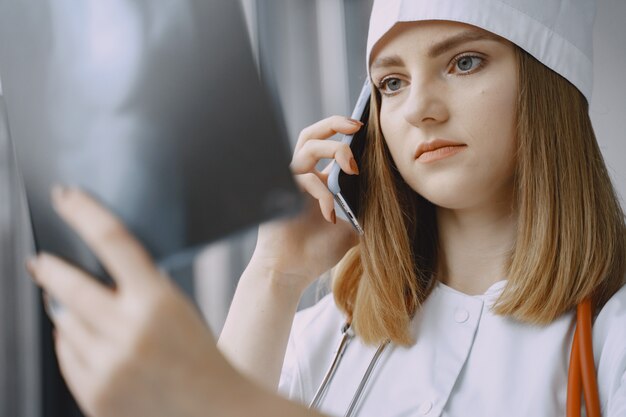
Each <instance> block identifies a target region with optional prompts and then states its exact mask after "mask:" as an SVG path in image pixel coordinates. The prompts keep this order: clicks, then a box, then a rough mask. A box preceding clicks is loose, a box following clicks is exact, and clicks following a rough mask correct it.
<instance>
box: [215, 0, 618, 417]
mask: <svg viewBox="0 0 626 417" xmlns="http://www.w3.org/2000/svg"><path fill="white" fill-rule="evenodd" d="M594 14H595V5H594V2H593V1H589V0H575V1H569V0H547V1H546V0H530V1H529V0H488V1H487V0H463V1H459V0H438V1H427V0H423V1H422V0H379V1H376V2H375V3H374V7H373V11H372V16H371V21H370V28H369V39H368V51H367V65H368V70H369V76H370V78H371V82H372V85H373V88H374V91H375V93H374V94H373V98H372V101H371V107H372V109H373V110H372V111H371V113H370V123H369V126H368V129H369V130H368V137H367V139H366V141H367V144H366V150H365V155H364V157H363V161H361V162H360V164H359V165H360V166H356V163H355V161H354V159H353V158H352V154H351V152H350V151H349V149H347V148H346V147H345V146H343V145H341V144H339V143H337V142H333V141H327V140H325V139H326V138H328V137H330V136H331V135H333V134H334V133H335V132H341V133H353V132H354V131H355V130H357V129H359V128H360V125H359V124H358V123H355V122H354V121H351V120H346V119H345V118H341V117H333V118H329V119H326V120H323V121H321V122H318V123H317V124H315V125H313V126H310V127H308V128H307V129H305V130H304V131H303V132H302V134H301V136H300V138H299V141H298V145H297V147H296V150H295V154H294V158H293V164H292V166H293V167H294V170H295V171H296V172H298V173H299V176H298V177H299V180H300V183H301V184H302V187H303V188H304V189H305V190H306V191H308V192H309V193H310V194H311V195H312V196H313V197H314V198H316V199H317V200H318V201H319V205H320V207H321V212H322V213H323V215H324V217H325V218H326V220H327V221H330V222H331V223H334V222H335V213H334V211H333V199H332V196H331V194H330V193H329V192H328V191H327V190H326V189H325V187H324V185H325V184H324V181H325V174H326V173H325V172H322V173H320V172H317V171H316V170H315V165H316V163H317V162H318V160H319V159H321V158H335V159H336V161H337V162H338V163H339V164H340V165H341V167H342V168H343V170H344V171H345V172H346V173H349V174H352V175H361V176H363V177H364V178H363V181H364V183H365V184H366V185H365V186H364V188H366V190H367V191H366V192H365V197H364V203H363V204H364V205H365V208H364V212H363V215H362V219H361V222H362V224H364V229H365V235H364V236H362V237H361V238H360V240H359V241H358V243H357V244H356V246H354V247H352V248H351V249H350V250H349V251H348V252H347V253H346V252H345V250H346V247H347V246H349V243H348V244H345V243H343V242H345V241H346V239H347V237H346V236H347V235H349V232H348V231H344V234H343V235H342V234H340V232H339V231H338V230H336V229H338V228H339V225H338V226H337V227H335V230H333V231H332V232H327V231H326V230H324V228H322V227H320V228H319V229H317V230H318V231H312V229H311V230H308V231H307V230H305V228H304V227H302V225H298V224H289V225H285V224H284V223H282V224H279V225H274V226H271V227H262V228H261V233H260V238H259V243H258V245H257V250H256V252H255V255H254V257H253V259H252V261H251V263H250V266H249V267H248V270H247V271H246V273H244V276H243V277H242V280H241V281H240V284H239V287H238V290H237V293H236V295H235V299H234V301H233V305H232V307H231V312H230V315H229V317H228V319H227V322H226V326H225V328H224V331H223V333H222V336H221V339H220V342H219V346H220V347H221V349H222V351H223V352H224V353H225V354H226V356H227V357H229V358H230V359H231V360H232V362H233V363H234V364H235V365H236V366H238V367H239V369H240V370H242V371H243V372H245V373H247V374H248V375H250V376H251V377H253V378H254V379H256V380H257V381H259V382H260V383H262V384H265V385H266V386H268V387H270V388H275V387H276V386H277V385H278V386H279V389H280V391H281V392H282V393H283V394H285V395H287V396H288V397H289V398H292V399H296V400H298V401H300V402H302V403H304V404H312V405H313V406H315V407H318V408H320V409H321V410H322V411H324V412H326V413H328V414H330V415H334V416H342V415H360V416H385V417H395V416H409V415H411V416H417V415H425V416H426V415H428V416H464V415H473V416H563V415H565V414H566V398H567V385H568V368H569V357H570V347H571V346H572V339H573V335H574V330H575V322H576V305H577V304H578V303H579V302H580V301H582V300H583V299H585V298H590V299H592V302H593V303H594V305H595V306H596V307H597V308H596V310H595V311H594V312H595V316H594V318H595V322H594V330H593V349H594V354H595V366H596V367H597V380H598V389H599V403H600V406H601V409H602V412H603V415H605V416H626V289H625V288H624V287H623V283H624V274H625V268H626V263H625V259H626V246H625V242H624V239H625V227H624V214H623V212H622V210H621V208H620V205H619V201H618V199H617V197H616V196H615V193H614V192H613V189H612V187H611V183H610V180H609V177H608V175H607V172H606V168H605V166H604V163H603V160H602V156H601V154H600V152H599V149H598V146H597V144H596V142H595V137H594V135H593V129H592V127H591V122H590V120H589V115H588V102H589V99H590V96H591V91H592V62H591V58H592V51H591V46H592V39H591V33H592V23H593V19H594ZM331 233H334V235H332V234H331ZM307 234H308V235H309V236H311V235H312V237H311V238H310V239H309V241H305V243H301V242H299V241H297V240H296V239H294V238H293V237H289V236H300V237H301V239H305V238H303V237H302V236H306V235H307ZM322 234H324V238H320V237H319V235H322ZM316 239H317V240H325V243H319V244H315V245H313V244H311V243H310V242H313V241H314V240H316ZM307 244H310V245H311V246H310V247H307V246H306V245H307ZM278 246H280V248H278ZM340 258H343V259H342V260H341V262H340V263H339V265H338V267H337V268H336V269H335V271H334V276H333V283H332V290H333V291H332V294H331V295H328V296H327V297H325V298H324V299H322V300H321V301H320V302H319V303H318V304H317V305H315V306H314V307H312V308H310V309H308V310H306V311H303V312H301V313H298V314H297V315H296V316H295V321H294V322H293V327H291V323H292V318H293V314H294V311H295V306H296V304H297V301H298V297H299V295H300V294H301V291H302V290H303V289H304V288H305V287H306V285H307V284H309V283H310V282H311V281H312V279H313V278H314V277H315V276H316V275H317V273H321V272H323V271H324V270H325V269H327V268H330V267H332V266H333V265H334V262H335V261H336V260H338V259H340ZM268 271H269V272H268ZM346 323H350V325H351V329H350V332H353V333H355V334H356V337H354V338H351V337H350V336H347V337H346V338H345V340H344V335H343V333H342V329H343V328H344V326H345V325H346ZM288 335H289V336H288ZM389 341H390V343H389V344H388V345H387V342H389ZM346 343H347V344H348V346H347V347H346V348H345V350H343V345H345V344H346ZM340 346H341V347H340ZM338 350H341V354H339V355H338V356H340V357H341V359H340V361H339V364H338V366H337V367H336V369H334V370H333V371H332V377H330V378H328V380H327V381H326V382H324V383H323V381H324V380H325V378H327V376H326V375H327V373H328V369H329V368H330V367H331V364H332V363H333V361H334V358H335V355H336V353H337V351H338ZM283 355H284V356H283ZM283 358H284V365H283V366H282V368H281V363H283ZM281 369H282V370H281ZM320 387H322V388H321V389H320Z"/></svg>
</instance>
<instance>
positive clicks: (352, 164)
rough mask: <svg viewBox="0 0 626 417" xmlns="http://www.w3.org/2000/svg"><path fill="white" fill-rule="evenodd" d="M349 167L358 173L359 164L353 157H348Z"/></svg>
mask: <svg viewBox="0 0 626 417" xmlns="http://www.w3.org/2000/svg"><path fill="white" fill-rule="evenodd" d="M350 168H351V169H352V172H354V173H355V174H357V175H358V174H359V166H358V165H357V164H356V161H355V160H354V158H350Z"/></svg>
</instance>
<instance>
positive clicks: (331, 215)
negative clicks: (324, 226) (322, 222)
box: [330, 210, 337, 224]
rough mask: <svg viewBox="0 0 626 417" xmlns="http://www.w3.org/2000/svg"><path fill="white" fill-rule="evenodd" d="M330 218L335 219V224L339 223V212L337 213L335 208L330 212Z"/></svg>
mask: <svg viewBox="0 0 626 417" xmlns="http://www.w3.org/2000/svg"><path fill="white" fill-rule="evenodd" d="M330 219H331V220H332V221H333V224H337V214H336V213H335V210H333V212H332V213H330Z"/></svg>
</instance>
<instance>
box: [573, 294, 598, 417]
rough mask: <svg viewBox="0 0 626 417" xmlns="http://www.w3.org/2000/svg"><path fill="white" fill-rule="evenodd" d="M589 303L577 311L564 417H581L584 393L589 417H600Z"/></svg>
mask: <svg viewBox="0 0 626 417" xmlns="http://www.w3.org/2000/svg"><path fill="white" fill-rule="evenodd" d="M591 311H592V308H591V301H590V300H588V299H586V300H584V301H583V302H581V303H580V304H578V308H577V309H576V331H575V332H574V340H573V342H572V352H571V354H570V361H569V375H568V380H567V417H580V412H581V401H580V392H581V390H582V391H583V393H584V397H585V409H586V410H587V416H588V417H601V415H600V399H599V395H598V382H597V380H596V367H595V363H594V360H593V343H592V334H591Z"/></svg>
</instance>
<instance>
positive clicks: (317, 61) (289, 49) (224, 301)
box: [194, 0, 372, 334]
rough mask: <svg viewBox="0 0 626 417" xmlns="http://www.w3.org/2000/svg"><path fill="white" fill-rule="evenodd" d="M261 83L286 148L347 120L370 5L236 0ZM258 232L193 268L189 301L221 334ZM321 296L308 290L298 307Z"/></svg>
mask: <svg viewBox="0 0 626 417" xmlns="http://www.w3.org/2000/svg"><path fill="white" fill-rule="evenodd" d="M241 1H242V5H243V8H244V11H245V13H246V18H247V22H248V29H249V33H250V39H251V42H252V44H253V48H254V49H255V52H256V55H257V60H258V63H259V70H260V73H261V76H262V77H263V78H264V80H265V81H266V82H267V83H268V85H269V86H270V89H271V91H272V93H273V95H274V98H275V101H276V102H277V104H278V105H280V107H282V110H283V114H284V118H285V123H286V126H287V131H288V133H289V137H290V138H291V141H292V145H295V142H296V140H297V138H298V134H299V132H300V130H302V129H303V128H304V127H306V126H308V125H310V124H312V123H314V122H316V121H318V120H320V119H322V118H324V117H328V116H330V115H333V114H341V115H349V114H350V113H351V111H352V106H353V105H354V102H355V101H356V98H357V97H358V94H359V92H360V90H361V87H362V85H363V82H364V80H365V77H366V68H365V47H366V41H367V27H368V19H369V13H370V10H371V5H372V0H241ZM255 242H256V230H250V231H248V232H247V233H242V234H240V235H238V236H235V237H232V238H230V239H226V240H223V241H221V242H218V243H215V244H213V245H211V246H209V247H207V248H206V249H205V250H204V251H203V252H202V253H201V254H200V255H199V256H198V258H197V259H196V262H195V265H194V289H195V298H196V300H197V303H198V305H199V307H200V308H201V310H202V311H203V313H204V315H205V317H206V318H207V321H208V323H209V325H210V326H211V328H212V329H213V331H214V332H215V333H216V334H219V333H220V331H221V328H222V326H223V323H224V320H225V318H226V315H227V312H228V307H229V306H230V302H231V299H232V296H233V294H234V291H235V288H236V285H237V281H238V279H239V276H240V275H241V273H242V272H243V270H244V268H245V266H246V264H247V263H248V260H249V258H250V256H251V254H252V251H253V250H254V246H255ZM324 293H325V286H323V285H319V286H318V285H317V284H314V285H312V287H311V288H310V289H309V290H308V291H307V292H306V293H305V295H304V297H303V299H302V302H301V305H300V307H301V308H303V307H306V306H309V305H311V304H313V303H314V302H315V301H316V299H317V298H319V297H320V296H321V295H323V294H324Z"/></svg>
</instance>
